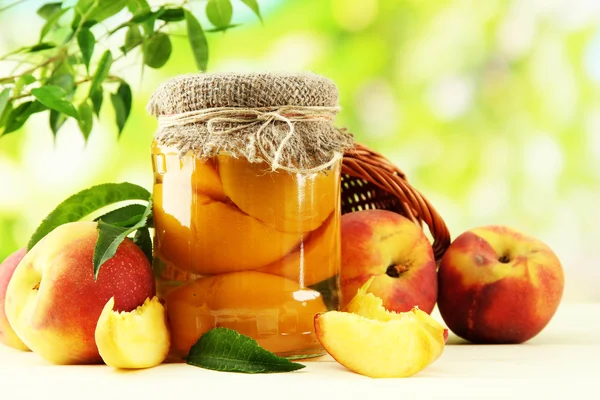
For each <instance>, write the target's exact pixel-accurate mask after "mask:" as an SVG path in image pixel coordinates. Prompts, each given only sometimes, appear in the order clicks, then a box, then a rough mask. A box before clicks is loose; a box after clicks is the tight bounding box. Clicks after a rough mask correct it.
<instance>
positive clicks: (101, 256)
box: [93, 199, 152, 279]
mask: <svg viewBox="0 0 600 400" xmlns="http://www.w3.org/2000/svg"><path fill="white" fill-rule="evenodd" d="M151 213H152V200H151V199H149V200H148V205H147V207H146V210H145V211H144V214H142V217H141V218H140V220H139V221H138V222H137V223H136V224H135V225H133V226H131V227H129V228H124V227H121V226H116V225H111V224H107V223H106V222H104V221H102V219H100V220H99V221H98V241H97V242H96V247H95V248H94V258H93V261H94V279H98V273H99V272H100V267H102V264H104V263H105V262H106V261H108V260H110V259H111V258H112V257H113V256H114V255H115V253H116V252H117V249H118V248H119V245H120V244H121V243H122V242H123V240H125V238H126V237H127V236H129V235H130V234H132V233H133V232H135V231H137V230H138V229H141V228H143V227H145V226H146V222H147V220H148V216H149V215H150V214H151Z"/></svg>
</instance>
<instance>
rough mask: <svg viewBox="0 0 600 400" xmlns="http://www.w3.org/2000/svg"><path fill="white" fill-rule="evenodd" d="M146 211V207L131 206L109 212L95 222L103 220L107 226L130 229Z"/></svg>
mask: <svg viewBox="0 0 600 400" xmlns="http://www.w3.org/2000/svg"><path fill="white" fill-rule="evenodd" d="M145 211H146V206H144V205H142V204H129V205H126V206H125V207H120V208H117V209H115V210H112V211H109V212H107V213H106V214H104V215H102V216H100V217H98V218H96V219H95V221H98V220H100V219H101V220H102V221H104V222H105V223H107V224H111V225H115V226H120V227H122V228H129V227H132V226H133V225H135V224H136V223H137V222H138V221H139V220H140V219H141V218H142V215H143V214H144V212H145Z"/></svg>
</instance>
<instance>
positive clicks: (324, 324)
mask: <svg viewBox="0 0 600 400" xmlns="http://www.w3.org/2000/svg"><path fill="white" fill-rule="evenodd" d="M369 284H370V281H368V282H367V283H366V284H365V285H363V287H362V288H361V289H360V290H359V291H358V293H357V295H356V296H355V298H353V300H352V301H351V302H350V303H349V304H348V310H352V312H342V311H328V312H325V313H321V314H317V315H316V316H315V332H316V335H317V339H319V342H321V345H323V347H324V348H325V350H326V351H327V352H328V353H329V354H330V355H331V356H332V357H333V358H334V359H335V360H336V361H337V362H339V363H340V364H342V365H343V366H345V367H346V368H348V369H350V370H352V371H354V372H356V373H359V374H361V375H366V376H369V377H372V378H400V377H408V376H412V375H414V374H416V373H418V372H420V371H421V370H423V369H424V368H426V367H427V366H428V365H430V364H431V363H433V362H434V361H435V360H437V359H438V358H439V357H440V356H441V354H442V352H443V351H444V343H445V340H446V337H447V330H446V329H444V328H443V327H442V326H441V325H440V324H439V323H437V321H435V320H434V319H433V318H432V317H431V316H430V315H429V314H427V313H425V312H423V311H421V310H419V309H418V308H416V307H415V308H413V309H412V310H411V311H408V312H401V313H395V312H389V311H386V310H385V308H383V301H382V300H381V299H380V298H378V297H376V296H374V295H373V294H372V293H366V290H367V288H368V285H369Z"/></svg>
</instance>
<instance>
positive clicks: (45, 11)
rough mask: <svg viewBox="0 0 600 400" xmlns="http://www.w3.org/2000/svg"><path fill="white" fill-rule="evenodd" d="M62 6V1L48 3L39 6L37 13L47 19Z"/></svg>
mask: <svg viewBox="0 0 600 400" xmlns="http://www.w3.org/2000/svg"><path fill="white" fill-rule="evenodd" d="M61 7H62V3H48V4H44V5H43V6H41V7H40V8H38V10H37V15H39V16H40V17H42V18H44V19H45V20H47V19H48V18H50V17H51V16H52V15H54V13H56V12H58V11H59V10H60V8H61Z"/></svg>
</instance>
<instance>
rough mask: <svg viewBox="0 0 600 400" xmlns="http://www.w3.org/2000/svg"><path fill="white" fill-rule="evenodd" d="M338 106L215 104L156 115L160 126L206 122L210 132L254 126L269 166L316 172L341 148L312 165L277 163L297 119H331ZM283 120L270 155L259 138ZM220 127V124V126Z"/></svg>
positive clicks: (225, 132) (224, 132) (326, 166)
mask: <svg viewBox="0 0 600 400" xmlns="http://www.w3.org/2000/svg"><path fill="white" fill-rule="evenodd" d="M339 110H340V107H317V106H281V107H258V108H241V107H216V108H207V109H200V110H193V111H189V112H185V113H180V114H170V115H161V116H159V117H158V127H159V129H164V128H170V127H175V126H184V125H189V124H195V123H203V124H206V129H207V131H208V133H209V134H210V135H228V134H232V133H236V132H240V131H245V130H247V129H252V128H253V127H257V128H256V131H255V132H256V133H255V136H254V138H253V141H255V143H256V145H257V147H258V148H259V149H260V151H261V153H262V155H263V157H265V159H266V161H268V162H269V164H270V165H271V169H272V170H273V171H274V170H276V169H282V170H285V171H288V172H294V173H296V172H302V173H315V172H319V171H323V170H326V169H329V168H330V167H331V166H332V165H334V164H335V163H336V162H337V161H338V160H339V159H340V158H341V157H342V156H343V152H334V156H333V157H332V158H331V160H330V161H328V162H326V163H324V164H321V165H319V166H316V167H314V168H310V169H306V168H292V167H286V166H284V165H281V164H280V163H279V161H280V159H281V156H282V153H283V150H284V148H285V146H286V145H287V143H288V141H289V140H290V139H291V138H292V137H293V136H294V133H295V123H296V122H316V121H323V122H328V123H333V120H334V119H335V115H336V114H337V113H338V112H339ZM276 121H279V122H284V123H286V124H287V125H288V132H287V134H286V135H285V137H284V138H283V140H281V142H280V143H279V145H278V146H277V150H276V151H275V154H274V156H273V157H271V156H270V155H269V154H268V151H267V150H266V149H265V147H264V145H263V144H262V141H261V140H260V139H261V137H262V134H263V132H264V131H265V128H266V127H267V126H269V125H270V124H273V123H274V122H276ZM219 127H221V128H219Z"/></svg>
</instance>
